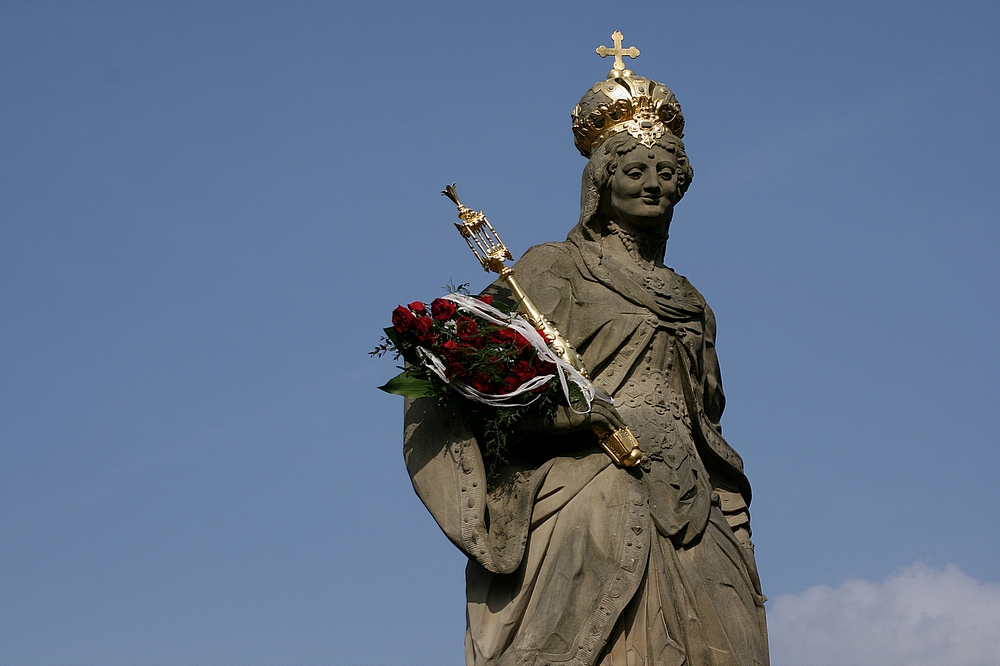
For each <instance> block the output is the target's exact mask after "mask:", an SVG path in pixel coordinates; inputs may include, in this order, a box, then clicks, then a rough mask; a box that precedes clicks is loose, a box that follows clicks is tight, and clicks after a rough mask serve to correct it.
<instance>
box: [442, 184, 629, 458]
mask: <svg viewBox="0 0 1000 666" xmlns="http://www.w3.org/2000/svg"><path fill="white" fill-rule="evenodd" d="M441 194H443V195H445V196H446V197H448V198H449V199H451V200H452V201H454V202H455V205H456V206H458V217H459V218H461V220H462V222H461V223H459V222H456V223H455V227H457V228H458V231H459V233H461V234H462V237H463V238H465V242H467V243H468V244H469V249H471V250H472V253H473V254H475V255H476V259H479V263H481V264H482V265H483V269H484V270H485V271H486V272H487V273H489V272H490V271H492V272H494V273H496V274H497V275H499V276H500V279H501V280H503V281H504V282H506V283H507V286H508V287H510V290H511V292H512V293H513V294H514V298H515V299H516V300H517V310H518V312H519V313H520V314H521V316H523V317H524V318H525V319H527V320H528V322H529V323H530V324H531V325H532V326H534V327H535V328H536V329H538V330H539V331H541V332H542V333H544V334H545V337H546V338H548V339H549V340H550V341H551V347H552V351H554V352H555V353H556V354H557V355H558V356H559V357H560V358H561V359H562V360H564V361H566V362H567V363H569V364H570V365H571V366H573V367H574V368H576V370H577V372H579V373H580V374H581V375H583V376H584V377H585V378H587V379H588V380H589V379H590V374H589V373H588V372H587V369H586V368H585V367H584V365H583V359H581V358H580V355H579V354H578V353H577V351H576V349H574V348H573V345H571V344H570V343H569V341H568V340H567V339H566V338H564V337H563V335H562V334H561V333H560V332H559V331H558V330H557V329H556V327H555V326H553V325H552V322H550V321H549V320H548V319H546V317H545V315H543V314H542V313H541V311H539V309H538V308H537V307H535V304H534V303H532V302H531V299H530V298H528V295H527V294H526V293H524V290H523V289H521V285H519V284H518V283H517V280H515V279H514V269H513V268H511V267H510V266H508V265H507V264H505V263H504V260H506V259H510V260H511V261H513V260H514V257H513V255H511V253H510V250H508V249H507V246H506V245H504V243H503V241H502V240H500V236H499V235H497V232H496V230H495V229H494V228H493V225H492V224H490V222H489V220H487V219H486V216H485V215H483V212H482V211H474V210H472V209H471V208H468V207H466V206H464V205H462V202H461V201H459V200H458V193H457V192H456V191H455V183H452V184H451V185H449V186H448V187H446V188H445V189H444V191H442V192H441ZM591 430H593V431H594V434H595V435H597V441H599V442H600V443H601V447H603V448H604V450H605V452H607V454H608V455H609V456H610V457H611V459H612V460H613V461H615V463H616V464H618V465H621V466H622V467H634V466H635V465H638V464H639V461H640V460H642V452H641V451H639V442H638V441H636V439H635V435H633V434H632V431H631V430H629V428H628V426H625V427H624V428H617V429H615V430H612V431H608V430H607V429H606V428H604V427H602V426H599V425H595V426H591Z"/></svg>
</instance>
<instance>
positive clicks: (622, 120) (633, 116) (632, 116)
mask: <svg viewBox="0 0 1000 666" xmlns="http://www.w3.org/2000/svg"><path fill="white" fill-rule="evenodd" d="M611 37H612V39H614V44H615V45H614V48H610V49H609V48H608V47H606V46H599V47H598V48H597V54H598V55H599V56H601V57H602V58H604V57H606V56H609V55H613V56H614V57H615V64H614V68H613V69H612V70H611V71H610V72H609V73H608V78H607V79H605V80H604V81H599V82H598V83H595V84H594V86H593V87H592V88H591V89H590V90H589V91H588V92H587V94H586V95H584V96H583V99H581V100H580V103H579V104H577V105H576V108H575V109H573V136H574V139H575V142H576V147H577V148H578V149H579V150H580V152H581V153H582V154H583V156H584V157H588V158H589V157H590V156H591V154H593V152H594V150H596V149H597V147H598V146H600V145H601V144H602V143H604V142H605V141H606V140H607V139H608V138H610V137H612V136H614V135H615V134H618V133H620V132H628V133H629V135H631V136H633V137H635V138H636V139H638V140H639V142H640V143H641V144H642V145H644V146H646V147H647V148H649V147H652V146H653V144H654V143H656V140H657V139H659V138H660V137H661V136H663V135H664V134H665V133H668V132H669V133H670V134H673V135H674V136H676V137H677V138H678V139H680V138H682V137H683V136H684V116H683V115H682V114H681V106H680V104H678V103H677V98H676V97H674V94H673V93H672V92H671V91H670V88H668V87H666V86H665V85H663V84H662V83H657V82H656V81H652V80H650V79H647V78H644V77H642V76H636V75H635V73H633V72H632V71H631V70H628V69H625V64H624V62H623V61H622V56H629V57H630V58H635V57H637V56H638V55H639V49H637V48H635V47H634V46H631V47H629V48H627V49H623V48H622V47H621V43H622V33H621V32H619V31H617V30H616V31H615V33H614V34H613V35H612V36H611Z"/></svg>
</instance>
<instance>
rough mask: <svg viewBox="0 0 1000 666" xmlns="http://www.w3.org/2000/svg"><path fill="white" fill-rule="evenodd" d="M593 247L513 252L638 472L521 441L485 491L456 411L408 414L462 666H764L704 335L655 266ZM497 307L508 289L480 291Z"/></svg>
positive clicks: (705, 326)
mask: <svg viewBox="0 0 1000 666" xmlns="http://www.w3.org/2000/svg"><path fill="white" fill-rule="evenodd" d="M604 242H606V240H605V239H602V238H600V237H598V238H596V239H594V238H587V237H586V235H583V234H580V233H579V232H577V233H574V234H571V235H570V238H569V240H568V241H567V242H564V243H549V244H545V245H540V246H536V247H534V248H532V249H530V250H529V251H528V252H527V253H526V254H525V256H524V257H523V258H522V259H521V261H519V262H518V263H517V265H516V266H515V275H516V277H517V279H518V281H519V282H520V284H521V285H522V287H523V288H524V289H525V291H526V292H527V293H528V295H529V297H530V298H531V299H532V301H533V302H534V303H535V305H537V306H538V308H539V309H540V310H541V311H542V312H544V313H546V315H547V316H548V317H549V319H550V320H551V321H552V322H553V323H554V324H555V325H556V327H557V328H558V329H559V331H560V332H562V334H563V335H564V336H565V337H566V338H567V339H568V340H569V341H570V342H571V343H572V344H573V345H574V346H575V347H576V349H577V350H578V351H579V352H580V353H581V354H582V356H583V359H584V362H585V364H586V366H587V368H588V369H589V370H590V373H591V376H592V377H593V379H594V382H595V384H597V385H598V386H599V387H600V388H602V389H603V390H605V391H606V392H607V393H609V394H610V395H612V396H613V397H614V399H615V405H616V407H617V409H618V411H619V413H620V414H621V415H622V418H623V419H624V420H625V421H626V423H628V424H629V426H630V427H631V428H632V430H633V432H634V433H635V434H636V436H637V438H638V440H639V443H640V447H641V449H642V451H643V453H644V454H646V459H645V460H644V461H643V463H642V464H641V466H640V467H637V468H632V469H624V468H620V467H617V466H616V465H614V464H613V463H612V462H611V461H610V459H609V458H608V457H607V455H606V454H605V453H604V452H603V451H602V450H601V449H600V447H599V445H598V443H597V441H596V439H595V437H594V436H593V434H592V433H590V431H585V432H579V433H574V434H572V435H568V436H563V437H541V436H534V437H528V438H526V439H525V440H523V441H522V442H520V443H519V445H518V446H517V447H516V448H515V449H514V450H512V451H511V453H510V456H509V459H510V461H511V462H510V464H509V465H507V466H506V467H504V468H503V470H502V472H501V477H500V479H499V480H498V481H497V482H495V483H494V484H493V487H492V488H491V489H489V490H487V484H486V475H485V471H484V465H483V460H482V457H481V455H480V453H479V448H478V446H477V445H476V439H475V434H474V433H473V432H472V430H470V428H469V426H468V425H467V424H466V423H465V421H464V419H463V417H462V414H461V407H460V406H452V407H451V408H450V409H447V410H441V409H439V408H438V406H437V403H436V402H434V401H432V400H427V399H424V400H415V401H408V403H407V409H406V419H405V422H406V426H405V428H406V431H405V443H404V456H405V459H406V465H407V469H408V471H409V473H410V476H411V479H412V480H413V485H414V488H415V490H416V492H417V494H418V495H419V497H420V498H421V500H422V501H423V502H424V504H425V505H426V506H427V508H428V509H429V510H430V512H431V514H432V515H433V516H434V518H435V519H436V520H437V522H438V524H439V525H440V526H441V529H442V530H443V531H444V533H445V534H446V535H447V536H448V538H449V539H451V540H452V542H454V543H455V545H457V546H458V547H459V548H460V549H462V550H463V551H464V552H465V553H467V554H468V555H469V564H468V567H467V570H466V578H467V597H468V615H467V617H468V628H467V633H466V660H467V664H468V665H469V666H511V665H515V664H516V665H518V666H541V665H543V664H545V665H547V664H561V665H562V664H564V665H566V666H592V665H594V664H599V665H600V666H639V665H649V666H652V665H654V664H655V665H657V666H660V665H663V666H668V665H669V666H682V665H686V666H750V665H753V666H765V665H766V664H767V662H768V657H767V638H766V629H765V625H764V612H763V602H764V597H763V595H762V594H761V591H760V583H759V581H758V578H757V572H756V566H755V564H754V559H753V545H752V543H751V542H750V538H749V537H750V526H749V513H748V508H747V507H748V505H749V502H750V486H749V483H748V482H747V479H746V477H745V476H744V474H743V463H742V460H741V459H740V457H739V455H738V454H737V453H736V452H735V451H734V450H733V449H732V448H731V447H730V446H729V444H727V443H726V441H725V440H724V439H723V438H722V434H721V427H720V426H719V419H720V417H721V415H722V410H723V407H724V404H725V401H724V398H723V394H722V388H721V380H720V375H719V368H718V361H717V359H716V355H715V348H714V337H715V321H714V317H713V315H712V312H711V310H710V309H709V308H708V306H707V305H706V304H705V301H704V299H703V298H702V297H701V295H700V294H699V293H698V292H697V291H696V290H695V289H694V288H693V287H692V286H691V285H690V283H689V282H688V281H687V280H686V279H685V278H683V277H682V276H679V275H677V274H676V273H674V272H673V271H672V270H670V269H666V268H657V269H655V270H654V271H651V272H648V273H644V272H642V271H641V269H638V267H627V266H622V265H618V264H615V263H614V262H613V261H612V260H611V259H610V258H608V257H606V256H605V255H604V252H603V246H602V243H604ZM488 291H490V292H492V293H494V294H496V296H497V297H499V298H504V297H509V292H507V290H506V288H505V287H504V286H503V285H502V284H500V283H495V284H494V285H493V286H492V287H491V288H490V290H488Z"/></svg>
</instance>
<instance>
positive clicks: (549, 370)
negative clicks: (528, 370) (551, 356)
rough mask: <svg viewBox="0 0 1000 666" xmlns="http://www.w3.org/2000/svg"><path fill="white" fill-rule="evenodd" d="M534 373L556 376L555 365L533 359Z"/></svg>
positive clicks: (539, 359)
mask: <svg viewBox="0 0 1000 666" xmlns="http://www.w3.org/2000/svg"><path fill="white" fill-rule="evenodd" d="M534 365H535V372H537V373H538V374H540V375H554V374H556V364H555V363H549V362H548V361H543V360H542V359H541V358H536V359H535V364H534Z"/></svg>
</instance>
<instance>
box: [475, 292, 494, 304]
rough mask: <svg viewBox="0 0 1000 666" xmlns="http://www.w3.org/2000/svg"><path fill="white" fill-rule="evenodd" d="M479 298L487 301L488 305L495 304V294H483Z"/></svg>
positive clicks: (484, 301)
mask: <svg viewBox="0 0 1000 666" xmlns="http://www.w3.org/2000/svg"><path fill="white" fill-rule="evenodd" d="M477 298H478V299H479V300H481V301H482V302H483V303H486V305H493V294H483V295H482V296H477Z"/></svg>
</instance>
